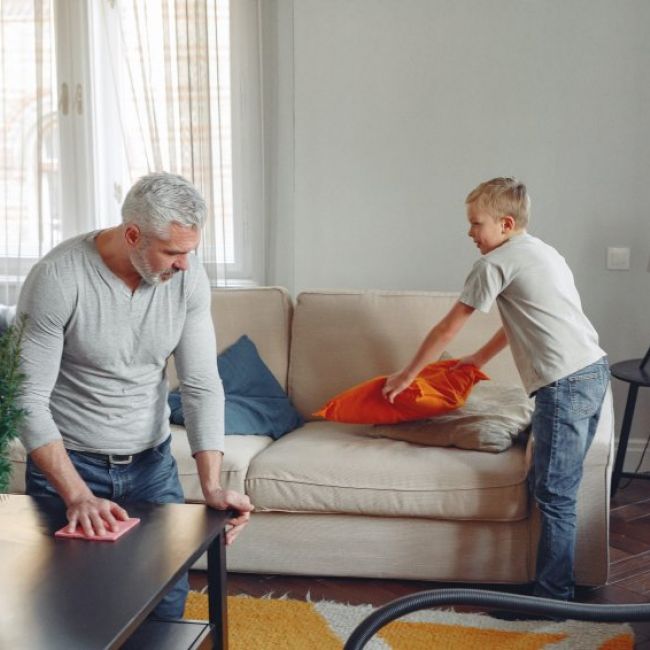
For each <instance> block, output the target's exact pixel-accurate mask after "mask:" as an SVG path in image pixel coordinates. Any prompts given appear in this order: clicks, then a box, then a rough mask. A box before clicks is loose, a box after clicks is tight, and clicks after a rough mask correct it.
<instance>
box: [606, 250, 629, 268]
mask: <svg viewBox="0 0 650 650" xmlns="http://www.w3.org/2000/svg"><path fill="white" fill-rule="evenodd" d="M607 268H608V269H609V270H610V271H629V270H630V249H629V248H628V247H627V246H609V247H608V248H607Z"/></svg>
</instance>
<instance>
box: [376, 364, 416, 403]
mask: <svg viewBox="0 0 650 650" xmlns="http://www.w3.org/2000/svg"><path fill="white" fill-rule="evenodd" d="M412 383H413V377H410V376H409V375H407V374H406V373H404V371H403V370H402V371H400V372H395V373H393V374H392V375H388V377H386V383H385V384H384V387H383V388H382V390H381V393H382V395H383V396H384V397H385V398H386V399H387V400H388V401H389V402H390V403H391V404H392V403H393V402H394V401H395V398H396V397H397V396H398V395H399V394H400V393H401V392H402V391H403V390H405V389H406V388H408V387H409V386H410V385H411V384H412Z"/></svg>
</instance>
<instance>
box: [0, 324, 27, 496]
mask: <svg viewBox="0 0 650 650" xmlns="http://www.w3.org/2000/svg"><path fill="white" fill-rule="evenodd" d="M24 332H25V318H24V317H23V318H19V319H18V320H17V321H16V322H15V323H14V324H13V325H10V326H9V327H8V328H7V329H6V330H5V331H4V332H3V334H2V335H0V494H2V493H6V492H7V491H8V490H9V479H10V477H11V463H10V461H9V443H10V442H11V440H13V439H14V438H16V437H17V436H18V426H19V424H20V422H21V420H22V419H23V418H24V417H25V410H24V409H22V408H20V407H19V406H18V396H19V394H20V391H21V388H22V384H23V380H24V375H23V373H22V372H21V371H20V358H19V355H20V346H21V343H22V339H23V334H24Z"/></svg>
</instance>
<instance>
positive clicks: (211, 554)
mask: <svg viewBox="0 0 650 650" xmlns="http://www.w3.org/2000/svg"><path fill="white" fill-rule="evenodd" d="M227 604H228V588H227V585H226V535H225V532H222V533H221V535H219V537H217V538H216V539H215V540H214V541H213V542H212V544H210V546H209V547H208V610H209V614H210V625H211V626H212V638H213V642H214V646H213V647H214V648H216V649H217V650H228V610H227Z"/></svg>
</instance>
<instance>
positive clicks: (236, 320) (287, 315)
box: [167, 287, 293, 390]
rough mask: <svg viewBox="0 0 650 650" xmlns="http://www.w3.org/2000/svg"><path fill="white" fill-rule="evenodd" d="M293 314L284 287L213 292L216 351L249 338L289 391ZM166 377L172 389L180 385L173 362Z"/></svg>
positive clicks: (170, 361)
mask: <svg viewBox="0 0 650 650" xmlns="http://www.w3.org/2000/svg"><path fill="white" fill-rule="evenodd" d="M292 311H293V305H292V302H291V298H290V296H289V294H288V293H287V291H286V289H283V288H281V287H253V288H246V289H240V288H237V289H234V288H232V289H213V290H212V320H213V322H214V324H215V330H216V332H215V333H216V336H217V350H218V351H219V352H221V351H223V350H225V349H226V348H227V347H228V346H230V345H232V344H233V343H234V342H235V341H236V340H237V339H238V338H239V337H240V336H242V334H246V335H247V336H248V337H249V338H250V339H251V340H252V341H253V342H254V343H255V346H256V347H257V350H258V352H259V354H260V356H261V357H262V359H264V362H265V363H266V365H267V366H268V367H269V369H270V370H271V372H272V373H273V374H274V375H275V378H276V379H277V380H278V381H279V382H280V384H281V386H282V387H283V388H284V389H285V390H286V388H287V374H288V368H289V340H290V338H289V337H290V333H291V315H292ZM215 362H216V361H215ZM167 377H168V380H169V385H170V386H171V387H175V386H176V385H177V384H178V379H177V377H176V371H175V368H174V363H173V358H172V359H170V360H169V363H168V365H167Z"/></svg>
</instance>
